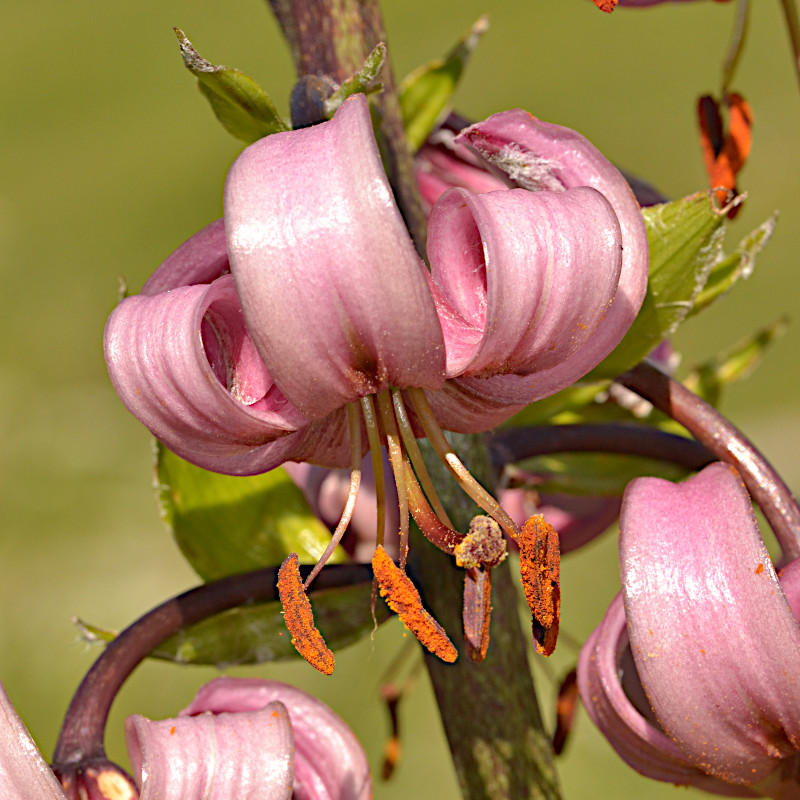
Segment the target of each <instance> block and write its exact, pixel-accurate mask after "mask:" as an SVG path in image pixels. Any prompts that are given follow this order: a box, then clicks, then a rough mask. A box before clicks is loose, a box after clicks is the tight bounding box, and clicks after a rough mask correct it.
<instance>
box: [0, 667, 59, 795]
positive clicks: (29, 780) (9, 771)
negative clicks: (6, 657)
mask: <svg viewBox="0 0 800 800" xmlns="http://www.w3.org/2000/svg"><path fill="white" fill-rule="evenodd" d="M0 794H2V796H3V798H6V800H30V798H32V797H35V798H36V800H66V797H67V796H66V794H64V790H63V789H62V788H61V785H60V784H59V782H58V781H57V780H56V776H55V775H54V774H53V771H52V770H51V769H50V767H49V766H48V765H47V762H46V761H45V760H44V759H43V758H42V754H41V753H40V752H39V748H38V747H37V746H36V744H35V743H34V741H33V738H32V737H31V735H30V733H28V729H27V728H26V727H25V723H24V722H23V721H22V720H21V719H20V716H19V714H17V710H16V708H14V704H13V703H12V702H11V699H10V698H9V696H8V694H7V693H6V689H5V686H3V684H2V683H0Z"/></svg>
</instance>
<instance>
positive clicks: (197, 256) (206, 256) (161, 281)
mask: <svg viewBox="0 0 800 800" xmlns="http://www.w3.org/2000/svg"><path fill="white" fill-rule="evenodd" d="M229 271H230V270H229V268H228V243H227V242H226V240H225V223H224V221H223V220H222V219H218V220H215V221H214V222H212V223H211V224H210V225H206V227H205V228H203V229H202V230H200V231H198V232H197V233H196V234H195V235H194V236H192V238H191V239H187V240H186V241H185V242H184V243H183V244H182V245H181V246H180V247H179V248H178V249H177V250H176V251H175V252H174V253H172V254H171V255H170V256H168V257H167V259H166V260H165V261H164V263H163V264H161V266H160V267H159V268H158V269H157V270H156V271H155V272H154V273H153V274H152V275H151V276H150V277H149V278H148V280H147V282H146V283H145V285H144V286H143V287H142V291H141V292H140V294H146V295H154V294H159V293H160V292H167V291H169V290H170V289H177V288H178V287H179V286H191V285H193V284H195V283H211V282H212V281H215V280H216V279H217V278H219V276H220V275H223V274H224V273H226V272H229Z"/></svg>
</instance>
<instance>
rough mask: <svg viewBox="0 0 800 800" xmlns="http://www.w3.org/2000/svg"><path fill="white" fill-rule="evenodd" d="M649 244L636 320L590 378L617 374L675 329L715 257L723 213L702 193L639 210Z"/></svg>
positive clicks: (720, 235)
mask: <svg viewBox="0 0 800 800" xmlns="http://www.w3.org/2000/svg"><path fill="white" fill-rule="evenodd" d="M642 213H643V215H644V219H645V224H646V226H647V239H648V241H649V243H650V280H649V282H648V286H647V294H646V295H645V298H644V302H643V303H642V307H641V310H640V311H639V314H638V316H637V317H636V320H635V321H634V323H633V325H631V327H630V329H629V330H628V333H627V334H626V335H625V338H624V339H623V340H622V341H621V342H620V344H619V345H618V346H617V347H616V349H615V350H614V352H613V353H611V355H610V356H608V358H606V359H605V361H603V362H602V363H601V364H599V365H598V366H597V367H596V368H595V369H594V370H593V371H592V372H591V373H590V374H589V378H590V379H600V378H610V377H613V376H615V375H619V374H620V373H622V372H625V370H627V369H630V368H631V367H632V366H634V365H635V364H637V363H638V362H639V361H641V360H642V359H643V358H644V357H645V356H646V355H647V354H648V353H649V352H650V351H651V350H652V349H653V348H654V347H655V346H656V345H657V344H658V343H659V342H660V341H661V340H662V339H664V338H665V337H667V336H669V335H670V334H671V333H673V332H674V331H675V329H676V328H677V327H678V325H680V323H681V322H683V320H684V319H685V318H686V316H687V315H688V314H689V312H690V311H691V309H692V306H693V304H694V301H695V299H696V298H697V296H698V295H699V293H700V291H701V290H702V289H703V286H705V283H706V281H707V280H708V276H709V275H710V273H711V270H712V269H713V267H714V265H715V264H716V263H717V262H718V261H719V260H720V257H721V251H722V239H723V236H724V230H723V227H722V223H723V216H722V215H721V214H720V213H719V212H718V211H717V209H715V208H714V206H713V204H712V202H711V198H710V197H709V195H708V194H707V193H705V192H703V193H698V194H695V195H691V196H689V197H686V198H684V199H682V200H676V201H674V202H672V203H664V204H662V205H658V206H651V207H650V208H646V209H644V210H643V211H642Z"/></svg>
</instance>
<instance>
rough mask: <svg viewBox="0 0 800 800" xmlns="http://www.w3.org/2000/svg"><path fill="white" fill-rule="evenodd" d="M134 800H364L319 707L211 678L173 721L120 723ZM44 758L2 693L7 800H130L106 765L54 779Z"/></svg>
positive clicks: (362, 760)
mask: <svg viewBox="0 0 800 800" xmlns="http://www.w3.org/2000/svg"><path fill="white" fill-rule="evenodd" d="M125 725H126V736H127V740H128V751H129V754H130V758H131V763H132V765H133V771H134V775H135V777H136V782H137V784H138V786H139V788H140V789H141V798H142V800H156V798H159V800H193V798H197V800H200V798H206V797H210V796H214V797H236V798H241V799H242V800H247V798H250V799H251V800H289V798H291V797H294V798H296V800H368V798H370V797H372V783H371V779H370V774H369V766H368V764H367V760H366V756H365V755H364V751H363V749H362V748H361V745H360V744H359V743H358V740H357V739H356V738H355V736H354V735H353V733H352V731H351V730H350V729H349V728H348V726H347V725H346V724H345V722H344V721H343V720H342V719H340V718H339V717H338V716H337V715H336V714H334V713H333V712H332V711H331V710H330V709H329V708H328V707H327V706H326V705H324V704H323V703H321V702H320V701H319V700H317V699H316V698H314V697H311V696H310V695H308V694H306V693H305V692H302V691H300V690H299V689H296V688H294V687H293V686H289V685H287V684H284V683H279V682H277V681H265V680H260V679H237V678H218V679H216V680H214V681H211V682H210V683H208V684H206V685H205V686H204V687H202V688H201V689H200V691H199V692H198V694H197V696H196V697H195V699H194V700H193V701H192V703H191V705H190V706H189V707H188V708H187V709H185V710H184V711H182V712H181V714H180V716H178V717H177V718H176V719H169V720H162V721H157V722H154V721H151V720H148V719H146V718H144V717H141V716H132V717H129V718H128V720H127V721H126V723H125ZM61 781H62V782H63V787H62V785H61V784H60V783H59V780H58V779H57V778H56V776H55V775H54V773H53V770H52V769H51V768H50V767H49V766H48V765H47V763H46V762H45V760H44V759H43V758H42V755H41V753H40V752H39V750H38V748H37V747H36V745H35V744H34V742H33V739H32V738H31V735H30V733H29V732H28V729H27V728H26V727H25V724H24V723H23V722H22V720H21V719H20V717H19V715H18V714H17V711H16V709H15V708H14V706H13V704H12V703H11V700H10V699H9V697H8V695H7V694H6V691H5V689H4V687H3V686H2V684H0V786H2V796H3V797H4V798H6V799H7V800H30V798H32V797H35V798H36V799H37V800H78V798H84V799H85V798H88V800H112V798H113V800H135V798H138V797H139V792H138V791H137V787H136V786H135V785H134V784H133V782H132V781H131V780H130V778H129V777H128V776H127V775H125V773H124V772H123V771H122V770H121V769H119V768H118V767H116V766H115V765H113V764H111V763H110V762H108V761H104V762H103V763H99V762H98V763H90V764H87V765H83V766H82V767H81V768H80V769H79V770H72V771H70V772H69V773H68V774H65V775H62V776H61Z"/></svg>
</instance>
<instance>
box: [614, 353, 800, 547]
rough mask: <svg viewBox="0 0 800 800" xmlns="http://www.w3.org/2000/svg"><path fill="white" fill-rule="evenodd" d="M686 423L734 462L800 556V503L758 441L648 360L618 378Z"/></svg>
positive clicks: (779, 534)
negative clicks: (753, 441)
mask: <svg viewBox="0 0 800 800" xmlns="http://www.w3.org/2000/svg"><path fill="white" fill-rule="evenodd" d="M617 381H618V382H619V383H621V384H622V385H623V386H626V387H627V388H628V389H632V390H633V391H634V392H636V394H638V395H640V396H641V397H643V398H644V399H645V400H647V401H649V402H650V403H652V404H653V405H654V406H655V407H656V408H657V409H658V410H659V411H663V412H664V413H665V414H667V415H668V416H670V417H672V419H674V420H675V421H676V422H679V423H680V424H681V425H683V427H684V428H686V430H688V431H689V433H691V434H692V436H694V437H695V439H697V441H698V442H700V443H701V444H703V445H704V446H705V447H707V448H708V450H709V451H711V452H712V453H713V454H714V457H715V458H717V459H719V460H720V461H725V462H727V463H728V464H732V465H733V466H734V467H736V469H737V470H738V471H739V473H740V474H741V476H742V479H743V480H744V482H745V485H746V486H747V489H748V491H749V492H750V496H751V497H752V498H753V500H755V502H756V503H757V504H758V506H759V508H760V509H761V511H762V513H763V514H764V516H765V517H766V519H767V522H769V524H770V526H771V527H772V530H773V532H774V533H775V537H776V538H777V540H778V543H779V544H780V546H781V549H782V550H783V557H784V560H785V561H791V560H794V559H795V558H798V557H800V507H798V505H797V501H796V500H795V498H794V497H793V496H792V493H791V491H790V490H789V487H788V486H787V485H786V484H785V483H784V482H783V480H782V478H781V477H780V475H778V473H777V472H776V471H775V469H774V468H773V467H772V465H771V464H770V463H769V461H767V459H766V458H764V456H763V455H762V454H761V453H760V452H759V450H758V449H757V448H756V447H755V445H754V444H753V443H752V442H751V441H750V440H749V439H748V438H747V437H746V436H745V435H744V434H743V433H742V432H741V431H740V430H739V429H738V428H737V427H736V426H735V425H733V424H732V423H731V422H730V421H729V420H727V419H726V418H725V417H723V416H722V414H720V413H719V412H718V411H717V410H716V409H715V408H714V407H713V406H710V405H709V404H708V403H706V402H705V401H704V400H701V399H700V398H699V397H698V396H697V395H696V394H694V393H693V392H691V391H689V389H687V388H686V387H685V386H683V384H681V383H679V382H678V381H676V380H674V379H673V378H670V377H669V376H668V375H665V374H664V373H663V372H660V371H659V370H657V369H656V368H655V367H653V366H651V365H650V364H647V363H642V364H639V365H638V366H636V367H634V368H633V369H632V370H630V372H626V373H625V374H624V375H621V376H620V377H619V378H617Z"/></svg>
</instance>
